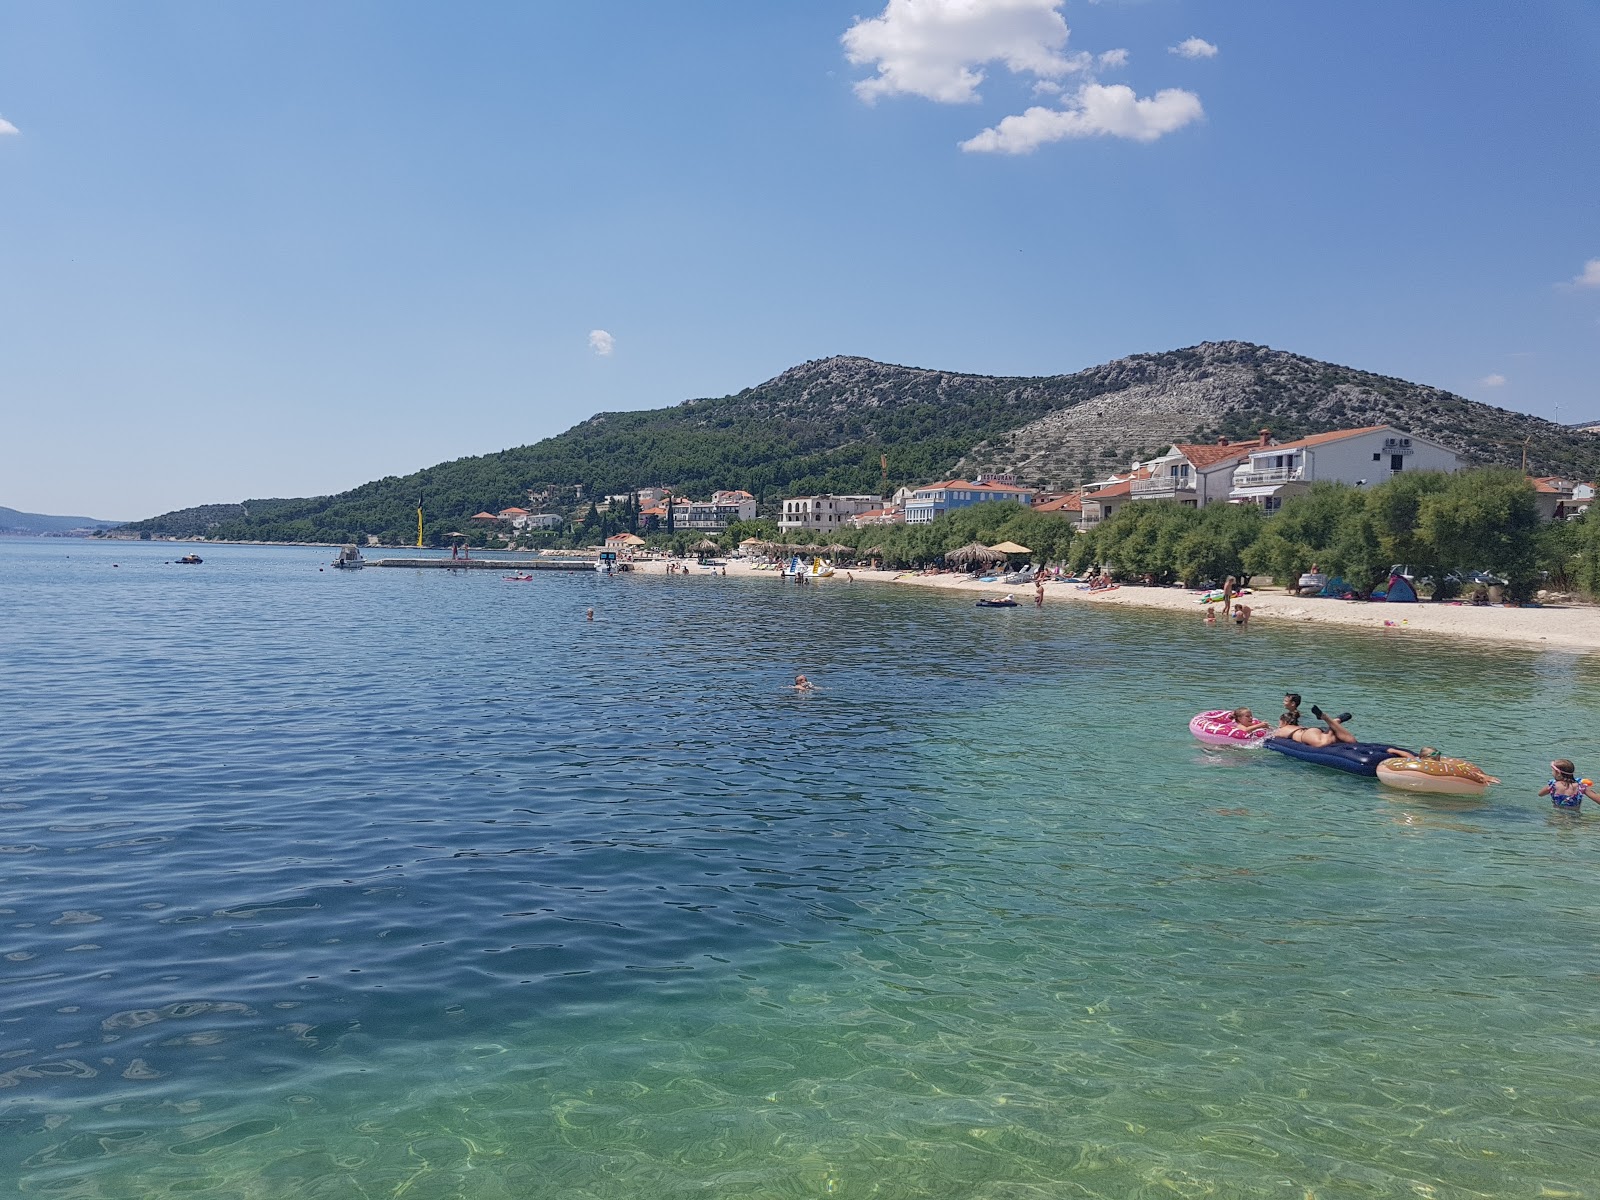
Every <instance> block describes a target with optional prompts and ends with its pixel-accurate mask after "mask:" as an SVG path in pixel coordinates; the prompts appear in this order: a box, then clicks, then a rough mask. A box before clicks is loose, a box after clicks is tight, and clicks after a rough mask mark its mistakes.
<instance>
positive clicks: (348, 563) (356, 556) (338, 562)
mask: <svg viewBox="0 0 1600 1200" xmlns="http://www.w3.org/2000/svg"><path fill="white" fill-rule="evenodd" d="M333 565H334V566H335V567H337V568H338V569H339V570H341V571H359V570H360V569H361V568H362V567H364V566H366V565H367V560H366V559H364V558H362V557H361V551H359V550H357V549H356V548H355V546H353V545H347V546H344V547H343V548H342V549H340V551H339V557H338V558H336V559H334V560H333Z"/></svg>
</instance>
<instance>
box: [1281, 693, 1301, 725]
mask: <svg viewBox="0 0 1600 1200" xmlns="http://www.w3.org/2000/svg"><path fill="white" fill-rule="evenodd" d="M1278 724H1279V725H1298V724H1300V693H1299V692H1285V693H1284V694H1283V716H1281V717H1279V718H1278Z"/></svg>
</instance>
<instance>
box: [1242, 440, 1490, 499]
mask: <svg viewBox="0 0 1600 1200" xmlns="http://www.w3.org/2000/svg"><path fill="white" fill-rule="evenodd" d="M1460 469H1461V458H1460V456H1459V455H1458V454H1456V452H1455V451H1454V450H1451V449H1449V448H1448V447H1445V446H1441V445H1440V444H1439V443H1438V442H1433V441H1429V440H1428V439H1427V438H1422V437H1417V436H1416V435H1415V434H1410V433H1407V432H1405V430H1403V429H1396V428H1395V427H1394V426H1392V425H1367V426H1364V427H1362V428H1360V429H1334V430H1330V431H1329V432H1328V433H1314V434H1312V435H1311V436H1310V437H1303V438H1298V439H1296V440H1295V441H1292V442H1279V443H1271V444H1268V445H1264V446H1263V445H1257V446H1252V447H1251V448H1250V451H1249V457H1248V458H1246V459H1245V460H1244V461H1243V462H1241V463H1240V464H1239V465H1238V466H1236V467H1235V468H1234V471H1233V486H1232V487H1231V488H1229V489H1228V500H1229V502H1230V503H1233V504H1259V505H1261V506H1262V507H1263V508H1265V509H1266V510H1267V511H1268V512H1275V511H1276V510H1277V509H1278V508H1279V507H1280V506H1281V505H1282V504H1283V501H1284V500H1285V499H1286V498H1287V497H1289V496H1293V495H1297V494H1299V493H1301V492H1304V491H1307V490H1309V489H1310V487H1311V485H1312V484H1313V483H1321V482H1335V483H1345V484H1349V485H1350V486H1351V487H1366V486H1368V485H1376V484H1379V483H1384V482H1386V481H1388V480H1390V479H1393V478H1394V477H1395V476H1396V475H1398V474H1400V473H1401V472H1403V471H1459V470H1460Z"/></svg>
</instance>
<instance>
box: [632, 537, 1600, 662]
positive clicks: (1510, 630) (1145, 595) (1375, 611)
mask: <svg viewBox="0 0 1600 1200" xmlns="http://www.w3.org/2000/svg"><path fill="white" fill-rule="evenodd" d="M633 567H634V569H635V570H637V571H645V572H649V573H653V574H664V573H665V572H666V569H667V564H666V562H664V561H641V562H636V563H634V564H633ZM687 571H688V573H689V574H690V575H706V574H709V572H707V571H705V570H704V569H702V568H699V567H696V566H694V565H692V564H691V565H690V566H688V568H687ZM727 571H728V575H729V576H730V577H731V576H735V575H748V576H753V577H766V578H771V579H772V580H773V584H774V586H778V585H779V583H780V581H779V579H778V577H777V576H778V573H777V571H775V570H774V571H765V570H758V569H757V568H756V564H755V563H752V562H748V561H741V560H739V559H731V560H729V562H728V565H727ZM852 581H853V582H855V583H888V584H895V585H899V586H903V587H926V588H939V589H942V590H946V591H954V592H970V593H971V594H972V598H973V599H974V600H976V599H978V598H980V597H984V596H990V597H999V596H1004V595H1007V594H1011V595H1014V596H1015V597H1016V598H1017V600H1018V602H1019V603H1022V604H1032V603H1033V595H1034V589H1033V585H1032V584H1019V585H1016V586H1010V585H1005V584H996V583H980V582H978V581H977V580H975V579H972V578H971V577H970V576H966V575H918V574H915V573H911V572H899V571H873V570H860V569H855V568H851V569H850V570H849V573H848V574H847V573H846V571H845V570H844V569H843V568H841V569H840V570H839V571H837V572H836V573H835V574H834V575H833V576H832V577H830V578H827V579H821V580H817V581H816V584H815V585H816V586H820V587H839V586H849V585H850V583H851V582H852ZM784 582H787V581H784ZM788 586H790V587H794V586H798V585H796V584H793V583H788ZM1044 592H1045V601H1044V602H1045V605H1046V606H1047V607H1054V606H1056V605H1060V604H1096V605H1105V606H1108V607H1125V608H1127V607H1131V608H1157V609H1165V610H1167V611H1168V612H1171V613H1173V614H1174V615H1175V616H1177V615H1181V616H1183V617H1185V618H1186V619H1188V620H1191V621H1199V620H1202V619H1204V615H1205V607H1204V606H1203V605H1201V604H1200V603H1198V601H1197V594H1196V593H1194V592H1190V591H1186V590H1184V589H1182V588H1159V587H1136V586H1127V585H1125V586H1122V587H1119V588H1117V589H1115V590H1113V591H1108V592H1094V593H1090V592H1087V591H1082V590H1080V587H1079V585H1078V584H1075V583H1064V582H1051V583H1048V584H1046V585H1045V589H1044ZM1244 601H1245V603H1246V604H1248V605H1249V606H1250V608H1251V609H1252V614H1251V617H1250V621H1251V624H1252V625H1268V624H1272V625H1278V624H1282V623H1285V622H1299V623H1305V624H1312V625H1345V626H1355V627H1358V628H1366V629H1373V630H1378V631H1381V632H1383V633H1389V634H1425V635H1429V636H1440V635H1442V636H1446V637H1452V638H1470V639H1474V640H1477V641H1483V642H1496V643H1499V644H1501V645H1515V646H1531V647H1535V648H1540V649H1558V650H1567V651H1573V650H1576V651H1582V652H1594V651H1600V606H1595V605H1588V604H1569V605H1550V606H1545V607H1541V608H1507V607H1504V606H1494V607H1486V608H1474V607H1472V606H1471V605H1465V604H1461V605H1457V604H1432V603H1428V602H1426V601H1424V602H1422V603H1419V604H1372V603H1362V602H1359V601H1351V600H1319V599H1309V598H1306V597H1301V596H1291V595H1289V594H1288V593H1287V592H1285V591H1282V590H1280V589H1277V588H1268V589H1266V590H1264V591H1259V592H1252V593H1251V594H1250V595H1248V596H1246V597H1244ZM1217 619H1218V620H1219V621H1220V620H1222V618H1221V617H1220V616H1219V617H1218V618H1217Z"/></svg>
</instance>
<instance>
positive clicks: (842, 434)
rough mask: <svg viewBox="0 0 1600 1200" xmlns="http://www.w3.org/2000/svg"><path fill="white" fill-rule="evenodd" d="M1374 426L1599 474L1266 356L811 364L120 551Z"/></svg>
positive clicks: (1510, 416) (1421, 397)
mask: <svg viewBox="0 0 1600 1200" xmlns="http://www.w3.org/2000/svg"><path fill="white" fill-rule="evenodd" d="M1380 424H1387V425H1391V426H1394V427H1395V428H1397V429H1401V430H1405V431H1406V432H1409V433H1413V434H1416V435H1418V436H1422V437H1426V438H1429V439H1432V440H1433V441H1435V442H1437V443H1439V444H1441V445H1444V446H1447V447H1449V448H1450V449H1452V450H1454V451H1456V452H1457V453H1458V454H1460V455H1461V456H1462V458H1463V459H1464V460H1465V461H1466V463H1468V464H1473V465H1494V464H1500V465H1506V466H1512V467H1518V468H1526V469H1527V470H1529V471H1531V472H1534V473H1536V474H1549V475H1562V476H1571V477H1574V478H1579V479H1593V478H1595V476H1596V475H1597V474H1600V437H1597V436H1596V435H1595V434H1593V433H1589V432H1585V431H1583V430H1578V429H1573V428H1571V427H1569V426H1565V425H1559V424H1556V423H1555V422H1553V421H1547V420H1544V419H1542V418H1539V417H1535V416H1531V415H1529V414H1527V413H1519V412H1512V411H1509V410H1507V409H1503V408H1496V407H1494V406H1491V405H1487V404H1480V403H1477V402H1476V401H1472V400H1468V399H1466V398H1464V397H1461V396H1457V395H1454V394H1452V393H1450V392H1446V391H1443V390H1441V389H1439V388H1434V387H1428V386H1426V385H1423V384H1416V383H1410V382H1407V381H1405V380H1401V379H1394V378H1391V377H1388V376H1383V375H1377V374H1373V373H1371V372H1366V371H1360V370H1356V369H1354V368H1351V367H1343V366H1338V365H1336V364H1333V363H1327V362H1320V361H1318V360H1316V359H1311V358H1306V357H1304V356H1302V355H1296V354H1290V353H1287V352H1285V351H1281V350H1273V349H1271V348H1269V347H1266V346H1260V345H1254V344H1252V343H1248V342H1207V343H1203V344H1201V345H1198V346H1191V347H1188V348H1185V349H1181V350H1170V351H1166V352H1163V353H1157V354H1138V355H1133V356H1131V357H1128V358H1122V359H1118V360H1116V361H1114V362H1110V363H1106V364H1104V365H1103V366H1099V367H1092V368H1089V369H1088V370H1084V371H1079V372H1077V373H1075V374H1071V375H1054V376H1043V377H1036V378H1024V377H995V376H982V375H964V374H958V373H954V372H948V371H937V370H928V369H923V368H917V367H904V366H895V365H891V364H887V363H879V362H874V361H872V360H870V359H865V358H851V357H835V358H825V359H819V360H816V361H814V362H808V363H803V364H801V365H800V366H797V367H793V368H791V369H789V370H787V371H785V372H783V373H782V374H781V375H779V376H777V377H776V378H774V379H770V380H768V381H767V382H766V383H763V384H760V385H758V386H756V387H751V388H746V389H745V390H743V391H740V392H737V393H735V394H733V395H731V396H722V397H718V398H712V399H696V400H685V401H683V402H682V403H680V404H677V405H674V406H672V407H669V408H661V409H653V410H647V411H641V412H623V413H601V414H599V415H597V416H594V417H591V418H590V419H588V420H587V421H584V422H582V423H580V424H578V425H576V426H574V427H573V428H572V429H569V430H568V431H566V432H565V433H562V434H559V435H557V436H555V437H550V438H546V439H544V440H543V441H540V442H536V443H534V444H532V445H526V446H518V447H515V448H513V449H509V450H502V451H499V452H496V453H493V454H484V455H478V456H475V457H471V458H462V459H457V460H455V461H453V462H447V463H440V464H438V465H436V466H432V467H428V468H426V469H424V470H421V471H416V472H413V473H412V474H409V475H404V476H389V477H388V478H385V479H380V480H375V481H373V482H371V483H366V484H362V485H361V486H359V487H356V488H353V489H351V490H350V491H347V492H342V493H339V494H338V495H333V496H312V497H304V498H298V499H261V500H247V501H244V502H242V503H235V504H208V505H204V506H201V507H197V508H187V509H181V510H178V511H175V512H169V513H164V514H162V515H160V516H157V517H152V518H150V519H148V520H144V521H137V522H133V523H132V524H129V525H127V526H125V527H123V529H122V531H120V532H122V533H124V534H132V535H136V536H153V537H204V538H214V539H219V540H231V541H268V542H335V543H337V542H349V541H361V540H365V539H367V538H369V537H370V538H375V539H377V540H379V541H383V542H388V543H403V542H407V541H410V540H412V539H414V538H415V530H416V509H417V507H418V505H419V503H420V505H421V507H422V509H423V511H424V514H425V515H426V518H427V525H428V531H429V535H430V541H436V539H437V537H439V536H442V535H444V534H445V533H446V532H447V531H452V530H466V529H469V528H471V527H472V526H471V522H472V521H473V520H474V516H475V515H476V514H483V513H490V514H493V513H499V512H502V511H505V510H508V509H513V508H516V509H517V510H518V511H521V508H520V506H523V505H530V504H531V505H533V506H534V507H535V508H536V509H537V511H538V512H540V513H542V514H552V515H558V516H560V517H561V518H562V520H563V521H564V522H567V523H569V524H573V525H575V524H576V523H578V522H580V521H584V520H586V519H589V518H593V517H594V516H595V514H596V510H597V508H598V509H599V511H600V512H601V513H602V514H603V512H604V507H605V504H606V498H607V497H608V496H612V495H617V494H621V493H630V492H635V491H637V490H638V489H640V488H650V487H655V486H657V485H664V486H665V487H666V488H668V489H670V490H671V493H672V494H673V495H674V496H676V497H691V496H692V497H704V496H708V495H710V494H711V493H713V492H715V491H718V490H722V489H742V490H744V491H748V492H749V493H750V494H751V495H753V496H754V497H755V498H756V501H757V504H758V507H759V511H760V512H761V513H762V515H763V516H766V515H770V514H773V513H775V512H776V510H777V508H778V505H779V502H780V501H781V500H782V499H783V498H785V497H787V496H793V495H797V494H798V495H804V494H813V493H846V494H851V493H854V494H860V493H877V494H880V495H887V494H888V493H890V492H892V491H894V490H895V489H898V488H901V487H905V486H908V485H918V484H925V483H928V482H930V481H933V480H939V479H945V478H949V477H952V476H956V475H960V476H962V477H970V476H973V475H976V474H978V473H981V472H999V473H1006V474H1011V475H1016V476H1018V477H1019V478H1022V479H1025V480H1027V481H1029V482H1030V483H1032V484H1033V485H1035V486H1036V487H1037V488H1039V489H1042V490H1065V489H1070V488H1073V487H1076V486H1079V485H1081V484H1083V483H1085V482H1089V481H1091V480H1094V479H1096V478H1100V477H1102V476H1104V475H1105V474H1106V472H1107V471H1109V470H1111V469H1112V468H1115V467H1117V466H1121V465H1125V464H1126V463H1127V462H1128V461H1129V460H1130V459H1131V458H1134V457H1141V456H1150V455H1153V454H1158V453H1160V452H1161V451H1162V450H1163V449H1165V447H1166V446H1167V445H1169V444H1171V443H1173V442H1178V441H1192V442H1211V441H1215V440H1217V439H1218V438H1221V437H1227V438H1230V439H1234V440H1247V439H1251V438H1255V437H1257V436H1258V434H1259V433H1260V431H1261V430H1263V429H1268V430H1270V431H1271V432H1272V435H1273V436H1274V437H1275V438H1280V439H1292V438H1298V437H1304V436H1307V435H1310V434H1315V433H1323V432H1328V431H1330V430H1334V429H1340V428H1349V427H1352V426H1368V425H1380ZM590 524H591V525H593V521H592V520H590ZM597 528H599V527H597ZM607 532H609V529H607Z"/></svg>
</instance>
